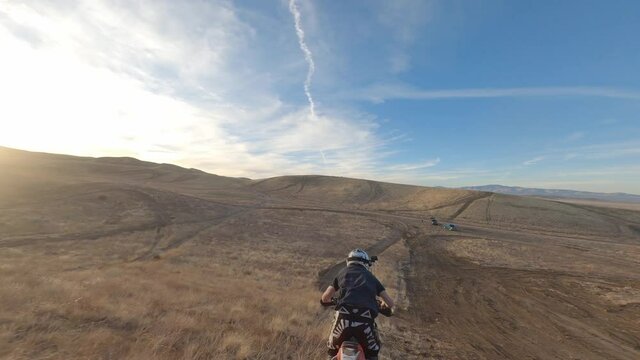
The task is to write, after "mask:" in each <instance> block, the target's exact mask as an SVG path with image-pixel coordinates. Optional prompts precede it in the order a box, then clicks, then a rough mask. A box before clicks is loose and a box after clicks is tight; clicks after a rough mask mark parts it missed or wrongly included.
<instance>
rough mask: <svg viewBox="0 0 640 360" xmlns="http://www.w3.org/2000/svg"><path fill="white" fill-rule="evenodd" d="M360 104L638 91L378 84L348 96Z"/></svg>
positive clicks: (635, 94)
mask: <svg viewBox="0 0 640 360" xmlns="http://www.w3.org/2000/svg"><path fill="white" fill-rule="evenodd" d="M352 94H354V96H355V97H356V98H358V99H361V100H368V101H373V102H382V101H386V100H394V99H407V100H439V99H465V98H501V97H550V96H583V97H605V98H618V99H629V100H640V91H637V90H629V89H618V88H609V87H590V86H567V87H521V88H468V89H431V90H424V89H417V88H414V87H411V86H408V85H404V84H380V85H374V86H371V87H369V88H367V89H364V90H361V91H354V92H352Z"/></svg>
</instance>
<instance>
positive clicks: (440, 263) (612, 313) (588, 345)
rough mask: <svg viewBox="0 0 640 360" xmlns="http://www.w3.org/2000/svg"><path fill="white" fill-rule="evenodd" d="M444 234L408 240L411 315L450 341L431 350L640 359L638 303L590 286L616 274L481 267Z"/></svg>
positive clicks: (472, 355) (457, 354)
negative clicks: (621, 301) (451, 246)
mask: <svg viewBox="0 0 640 360" xmlns="http://www.w3.org/2000/svg"><path fill="white" fill-rule="evenodd" d="M444 241H447V239H446V238H443V237H441V236H437V235H435V236H426V237H421V238H420V237H417V238H414V239H410V240H409V241H408V244H409V247H410V251H411V267H412V269H411V273H410V274H409V277H408V280H409V281H408V283H407V286H408V294H409V298H410V303H411V304H412V308H410V309H409V314H408V315H409V316H408V317H405V319H406V318H409V319H414V321H413V326H416V327H419V328H421V329H422V330H421V331H419V332H424V333H427V334H430V335H431V336H433V337H435V338H436V339H439V341H440V342H442V343H444V344H445V345H446V344H449V345H450V346H441V347H440V348H436V349H435V350H433V349H432V350H431V351H430V353H429V356H430V357H432V358H446V359H452V358H453V359H577V358H580V359H583V358H584V359H586V358H588V359H638V358H640V340H639V339H640V328H639V327H638V324H637V319H638V318H640V305H638V304H635V305H629V306H623V307H619V306H615V305H613V304H611V303H607V302H605V301H604V300H603V299H600V298H598V297H596V296H594V295H593V294H591V293H588V292H587V291H585V290H584V289H585V284H596V285H598V284H600V286H612V285H616V283H617V282H618V281H619V280H618V279H614V278H606V277H602V278H587V277H584V276H579V275H575V274H566V273H559V272H554V271H549V270H515V269H509V268H492V267H481V266H478V265H475V264H473V263H470V262H468V261H466V260H463V259H459V258H455V257H453V256H452V255H451V254H450V253H448V252H446V251H445V250H444V249H443V248H442V247H441V245H440V244H441V243H442V242H444ZM627 285H629V284H627ZM633 285H634V286H635V287H636V288H638V287H640V283H636V284H633Z"/></svg>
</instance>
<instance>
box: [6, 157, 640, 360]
mask: <svg viewBox="0 0 640 360" xmlns="http://www.w3.org/2000/svg"><path fill="white" fill-rule="evenodd" d="M431 215H435V216H436V217H438V219H440V220H441V221H451V222H454V223H456V224H457V225H459V227H460V230H459V231H457V232H450V231H445V230H444V229H442V228H441V227H437V226H432V225H431V224H430V222H429V221H428V218H429V216H431ZM353 247H363V248H366V249H368V250H369V251H370V252H371V253H372V254H374V255H379V256H380V262H379V264H378V265H377V266H376V267H375V268H374V272H375V274H376V275H377V276H378V277H379V278H380V279H381V280H382V281H383V283H385V285H386V286H387V288H388V289H389V292H390V293H391V294H392V295H393V296H394V297H396V298H397V299H398V303H399V310H398V312H397V316H395V317H393V318H390V319H381V320H380V327H381V330H382V339H383V343H384V349H383V353H382V358H385V359H638V358H640V212H638V211H634V210H633V209H622V208H616V207H615V206H613V205H611V207H603V206H594V204H582V203H561V202H558V201H549V200H544V199H533V198H521V197H515V196H507V195H498V194H492V193H483V192H473V191H466V190H451V189H442V188H424V187H415V186H405V185H396V184H387V183H379V182H373V181H366V180H356V179H345V178H336V177H322V176H289V177H278V178H272V179H264V180H249V179H235V178H226V177H221V176H216V175H212V174H207V173H203V172H201V171H198V170H193V169H183V168H179V167H176V166H172V165H166V164H153V163H147V162H142V161H138V160H135V159H127V158H100V159H94V158H79V157H70V156H62V155H50V154H39V153H28V152H23V151H18V150H12V149H6V148H0V358H3V359H323V358H324V353H325V348H324V347H325V341H326V339H325V338H326V336H327V332H328V329H329V322H330V317H331V313H330V311H328V310H326V309H322V308H321V307H320V306H319V304H318V299H319V295H320V293H319V291H318V289H319V288H321V287H324V286H326V285H327V283H328V280H329V279H330V278H331V276H332V274H333V273H334V272H335V271H336V270H337V269H338V268H339V266H341V265H340V264H341V263H342V260H343V258H344V256H345V254H346V253H347V252H348V251H349V250H350V249H351V248H353Z"/></svg>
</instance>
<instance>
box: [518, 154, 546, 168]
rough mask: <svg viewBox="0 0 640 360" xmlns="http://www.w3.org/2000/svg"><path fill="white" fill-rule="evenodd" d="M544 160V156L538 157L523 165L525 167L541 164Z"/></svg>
mask: <svg viewBox="0 0 640 360" xmlns="http://www.w3.org/2000/svg"><path fill="white" fill-rule="evenodd" d="M542 160H544V156H536V157H534V158H533V159H529V160H527V161H525V162H523V163H522V165H524V166H529V165H534V164H537V163H539V162H540V161H542Z"/></svg>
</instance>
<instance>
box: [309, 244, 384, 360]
mask: <svg viewBox="0 0 640 360" xmlns="http://www.w3.org/2000/svg"><path fill="white" fill-rule="evenodd" d="M371 264H372V261H371V258H370V257H369V255H368V254H367V253H366V252H365V251H364V250H362V249H355V250H353V251H351V252H350V253H349V255H348V257H347V267H345V268H344V269H342V270H341V271H340V272H339V273H338V275H337V276H336V277H335V278H334V279H333V283H332V284H331V285H329V286H328V287H327V289H326V290H325V292H324V293H323V294H322V299H321V301H322V302H323V303H328V302H331V301H332V298H333V297H334V295H336V296H335V298H336V307H335V309H336V314H335V321H334V323H333V327H332V329H331V334H330V335H329V342H328V346H329V350H328V351H327V353H328V354H329V356H330V357H334V356H336V354H337V353H338V349H339V348H340V345H341V344H342V342H343V341H345V340H348V339H349V338H351V337H352V336H353V337H355V338H356V339H358V342H359V343H360V345H361V346H362V347H363V349H364V352H365V357H366V358H367V359H368V360H377V359H378V352H379V351H380V346H381V343H380V338H379V336H378V329H377V326H376V324H375V319H376V317H377V316H378V312H379V311H382V312H383V313H385V314H386V315H388V316H390V315H391V314H392V313H393V306H394V303H393V300H392V299H391V297H390V296H389V294H387V292H386V291H385V288H384V286H382V283H380V281H379V280H378V279H377V278H376V277H375V275H373V274H372V273H371V271H369V268H370V266H371ZM377 297H380V298H381V299H382V301H378V300H377Z"/></svg>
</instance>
